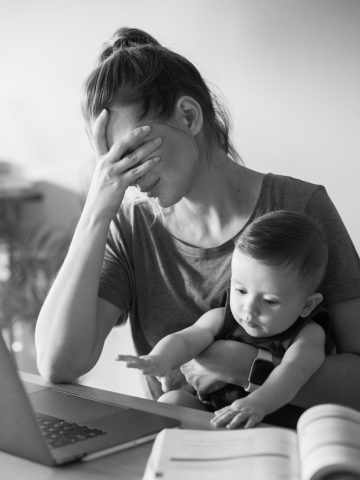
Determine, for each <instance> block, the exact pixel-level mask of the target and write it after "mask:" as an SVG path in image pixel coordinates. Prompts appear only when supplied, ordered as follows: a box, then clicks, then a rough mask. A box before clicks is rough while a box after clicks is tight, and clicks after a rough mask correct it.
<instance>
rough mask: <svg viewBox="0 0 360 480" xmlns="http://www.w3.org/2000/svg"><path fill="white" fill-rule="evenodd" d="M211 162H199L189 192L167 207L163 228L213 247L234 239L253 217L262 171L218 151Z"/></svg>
mask: <svg viewBox="0 0 360 480" xmlns="http://www.w3.org/2000/svg"><path fill="white" fill-rule="evenodd" d="M217 153H218V154H217V155H216V156H213V157H212V158H213V159H214V160H213V161H212V162H206V163H205V162H204V161H203V162H199V163H201V164H200V167H199V168H198V171H197V174H196V178H194V181H193V184H192V186H191V189H190V190H189V192H188V194H187V195H186V196H185V197H184V198H183V199H182V200H181V201H180V202H178V203H177V204H176V205H174V206H172V207H170V208H167V209H165V210H164V217H163V221H164V227H165V228H166V229H167V230H168V231H169V232H170V233H171V234H172V235H174V236H175V237H176V238H178V239H179V240H182V241H183V242H185V243H187V244H189V245H192V246H197V247H203V248H211V247H216V246H219V245H222V244H223V243H225V242H226V241H228V240H230V239H231V238H233V237H234V236H235V235H236V234H237V233H238V232H239V231H240V230H241V228H242V227H243V226H244V225H245V223H246V222H247V221H248V219H249V217H250V216H251V214H252V212H253V210H254V208H255V205H256V202H257V200H258V198H259V195H260V191H261V185H262V179H263V177H264V175H263V174H261V173H258V172H254V171H252V170H249V169H247V168H245V167H243V166H242V165H239V164H237V163H235V162H234V161H232V160H231V159H230V158H229V157H228V156H227V155H226V154H225V153H224V152H222V151H220V152H217Z"/></svg>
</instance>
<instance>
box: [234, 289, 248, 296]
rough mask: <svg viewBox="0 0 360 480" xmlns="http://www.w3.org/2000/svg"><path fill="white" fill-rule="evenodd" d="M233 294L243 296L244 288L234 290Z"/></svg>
mask: <svg viewBox="0 0 360 480" xmlns="http://www.w3.org/2000/svg"><path fill="white" fill-rule="evenodd" d="M235 292H236V293H237V294H239V295H245V294H246V293H247V292H246V290H245V288H239V287H237V288H235Z"/></svg>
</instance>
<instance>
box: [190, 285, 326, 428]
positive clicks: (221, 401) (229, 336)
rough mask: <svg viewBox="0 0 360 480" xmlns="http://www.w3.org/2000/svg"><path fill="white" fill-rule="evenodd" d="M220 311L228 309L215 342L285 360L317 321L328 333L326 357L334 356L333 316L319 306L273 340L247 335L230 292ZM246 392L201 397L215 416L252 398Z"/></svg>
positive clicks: (230, 389) (233, 389)
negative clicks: (231, 342)
mask: <svg viewBox="0 0 360 480" xmlns="http://www.w3.org/2000/svg"><path fill="white" fill-rule="evenodd" d="M220 307H225V310H224V316H223V321H222V326H221V328H220V330H219V333H218V334H217V335H216V337H215V338H214V341H215V340H235V341H236V342H242V343H247V344H249V345H253V346H254V347H258V348H263V349H264V350H269V351H270V352H271V353H272V354H273V355H275V356H276V357H283V356H284V355H285V352H286V350H287V349H288V348H289V347H290V345H291V344H292V343H293V341H294V340H295V338H296V336H297V335H298V334H299V332H300V331H301V330H302V329H303V328H304V327H305V325H307V324H308V323H310V322H311V321H314V322H316V323H318V324H319V325H320V326H321V327H322V328H323V329H324V331H325V336H326V338H325V354H326V355H330V354H331V353H334V348H333V347H332V342H331V338H330V325H331V324H330V314H329V312H328V311H327V310H326V309H325V308H324V307H322V306H321V305H318V306H317V307H316V308H315V309H314V310H313V311H312V312H311V313H310V315H309V316H307V317H304V318H303V317H299V318H298V320H297V321H296V322H295V323H294V324H293V325H292V326H291V327H290V328H288V329H287V330H285V331H284V332H281V333H279V334H277V335H274V336H272V337H252V336H251V335H249V334H248V333H246V331H245V330H244V329H243V328H242V327H241V326H240V325H239V324H238V323H237V322H236V320H235V319H234V317H233V314H232V312H231V309H230V291H229V290H227V291H226V292H225V294H224V297H223V300H222V302H221V305H220ZM239 328H240V329H241V330H242V332H241V334H236V335H234V332H235V330H237V329H239ZM240 390H242V389H240ZM243 392H244V395H242V394H241V395H240V396H239V386H238V385H231V384H228V385H226V386H225V387H223V388H221V389H220V390H217V391H215V392H212V393H209V394H206V395H201V396H200V397H199V398H200V399H201V400H202V401H203V402H204V403H205V404H206V406H207V407H208V409H209V410H210V411H212V412H213V411H215V410H219V409H220V408H223V407H226V406H228V405H231V404H232V403H233V402H234V401H235V400H237V399H238V398H241V397H243V396H246V395H248V392H245V390H243ZM241 393H242V392H241ZM290 407H291V406H290ZM292 407H293V406H292ZM283 408H284V407H283ZM293 408H299V407H293ZM300 410H301V412H302V411H303V409H300ZM264 422H265V420H264Z"/></svg>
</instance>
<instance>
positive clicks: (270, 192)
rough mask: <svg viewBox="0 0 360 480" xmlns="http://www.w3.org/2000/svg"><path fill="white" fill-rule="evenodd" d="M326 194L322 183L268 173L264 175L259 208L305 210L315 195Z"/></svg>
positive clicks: (267, 209)
mask: <svg viewBox="0 0 360 480" xmlns="http://www.w3.org/2000/svg"><path fill="white" fill-rule="evenodd" d="M324 195H325V196H327V194H326V190H325V188H324V187H323V186H322V185H318V184H314V183H311V182H307V181H305V180H300V179H298V178H294V177H289V176H286V175H275V174H273V173H268V174H267V175H266V176H265V177H264V181H263V187H262V190H261V194H260V198H259V208H260V209H261V210H265V211H271V210H295V211H300V212H304V211H305V210H306V208H307V205H308V203H309V202H310V201H312V200H313V199H314V197H322V196H324ZM263 213H264V212H263Z"/></svg>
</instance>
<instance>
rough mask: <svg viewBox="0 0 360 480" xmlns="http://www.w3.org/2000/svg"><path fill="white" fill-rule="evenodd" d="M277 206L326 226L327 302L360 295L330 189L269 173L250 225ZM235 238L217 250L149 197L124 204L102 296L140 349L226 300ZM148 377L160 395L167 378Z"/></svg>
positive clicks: (355, 264) (355, 263)
mask: <svg viewBox="0 0 360 480" xmlns="http://www.w3.org/2000/svg"><path fill="white" fill-rule="evenodd" d="M275 210H290V211H296V212H301V213H305V214H307V215H309V216H310V217H312V218H314V219H315V220H316V221H318V222H319V223H320V224H321V225H322V226H323V228H324V229H325V232H326V234H327V239H328V244H329V263H328V267H327V271H326V274H325V278H324V281H323V283H322V285H321V287H320V289H319V291H320V292H321V293H322V294H323V296H324V302H323V304H324V306H325V307H326V306H327V305H329V304H331V303H335V302H339V301H342V300H347V299H351V298H355V297H359V296H360V260H359V256H358V254H357V252H356V250H355V248H354V245H353V243H352V241H351V239H350V237H349V234H348V233H347V230H346V228H345V226H344V224H343V222H342V220H341V218H340V216H339V214H338V212H337V210H336V209H335V207H334V205H333V203H332V202H331V200H330V198H329V197H328V195H327V193H326V190H325V188H324V187H322V186H320V185H314V184H311V183H308V182H304V181H302V180H297V179H294V178H291V177H285V176H280V175H274V174H271V173H269V174H267V175H266V176H265V177H264V180H263V185H262V189H261V192H260V196H259V199H258V202H257V204H256V207H255V209H254V212H253V214H252V215H251V217H250V218H249V220H248V223H251V222H252V221H253V220H254V219H255V218H257V217H259V216H261V215H263V214H264V213H267V212H271V211H275ZM239 233H240V232H239ZM236 236H237V235H236ZM235 238H236V237H234V238H233V239H231V240H229V241H227V242H226V243H224V244H223V245H220V246H218V247H214V248H198V247H192V246H188V245H186V244H184V243H183V242H181V241H180V240H178V239H177V238H175V237H174V236H172V235H171V234H170V233H169V232H168V231H167V230H165V228H164V227H163V226H162V224H161V222H160V221H157V220H155V221H154V215H153V213H152V211H151V209H150V207H149V205H148V203H147V201H146V200H144V201H140V202H139V203H134V202H123V205H122V206H121V208H120V211H119V214H118V215H117V216H116V218H115V219H114V220H113V222H112V224H111V227H110V231H109V237H108V242H107V247H106V253H105V258H104V263H103V268H102V273H101V279H100V287H99V296H100V297H101V298H104V299H105V300H107V301H109V302H110V303H112V304H114V305H116V306H118V307H119V308H121V309H122V310H124V311H125V312H126V315H125V316H124V318H122V319H120V320H119V324H121V323H124V322H125V321H126V319H127V317H128V316H129V318H130V322H131V330H132V335H133V339H134V344H135V348H136V351H137V353H138V355H146V354H148V353H149V351H150V350H151V349H152V348H153V347H154V345H155V344H156V343H157V342H158V341H159V340H160V339H161V338H163V337H164V336H165V335H168V334H170V333H173V332H176V331H178V330H181V329H183V328H186V327H188V326H190V325H192V324H193V323H194V322H195V321H196V320H197V319H198V318H199V317H200V316H201V315H202V314H204V313H205V312H206V311H208V310H210V309H212V308H216V307H218V306H219V304H220V301H221V298H222V295H223V293H224V291H225V290H226V289H227V288H228V287H229V283H230V274H231V271H230V264H231V257H232V253H233V250H234V241H235ZM124 353H126V352H124ZM179 375H180V377H179ZM179 375H178V376H176V375H175V376H174V378H176V377H177V378H178V380H179V378H181V377H182V376H181V374H179ZM148 381H150V384H151V385H150V390H151V392H152V395H153V396H154V398H157V397H158V396H159V395H160V394H162V391H161V389H160V387H159V383H158V382H157V380H156V379H155V378H154V377H149V379H148ZM182 381H183V379H182V378H181V382H182ZM175 383H176V380H174V387H175ZM176 388H179V385H176Z"/></svg>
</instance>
